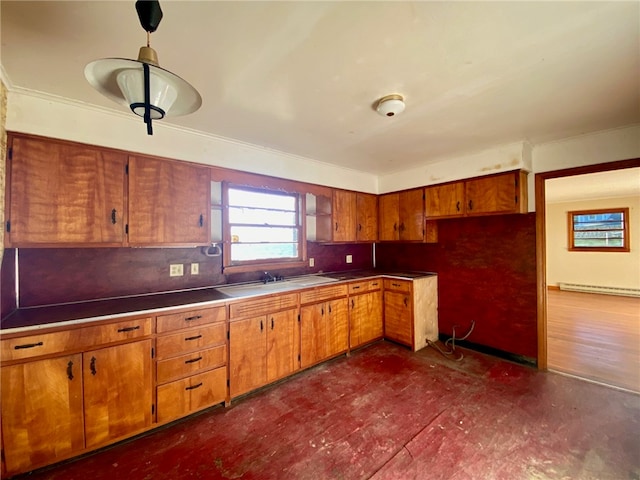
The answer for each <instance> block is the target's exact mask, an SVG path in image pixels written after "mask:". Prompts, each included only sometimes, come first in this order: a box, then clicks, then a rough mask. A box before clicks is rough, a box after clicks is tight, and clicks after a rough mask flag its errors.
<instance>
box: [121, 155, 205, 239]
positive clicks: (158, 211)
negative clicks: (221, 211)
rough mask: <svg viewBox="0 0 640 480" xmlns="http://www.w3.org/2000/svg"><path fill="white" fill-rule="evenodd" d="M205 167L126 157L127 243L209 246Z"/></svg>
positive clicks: (155, 159) (140, 157)
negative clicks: (127, 160) (127, 170)
mask: <svg viewBox="0 0 640 480" xmlns="http://www.w3.org/2000/svg"><path fill="white" fill-rule="evenodd" d="M210 190H211V183H210V173H209V169H208V167H199V166H196V165H192V164H189V163H184V162H176V161H170V160H164V159H157V158H149V157H143V156H135V157H134V156H131V157H129V244H130V245H133V246H142V245H208V244H209V238H210V235H211V234H210V228H209V216H210V208H209V205H210V199H209V197H210Z"/></svg>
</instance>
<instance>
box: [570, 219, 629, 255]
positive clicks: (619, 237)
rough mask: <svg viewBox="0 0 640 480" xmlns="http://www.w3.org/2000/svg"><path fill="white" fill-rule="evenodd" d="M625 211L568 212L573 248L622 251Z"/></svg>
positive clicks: (624, 234)
mask: <svg viewBox="0 0 640 480" xmlns="http://www.w3.org/2000/svg"><path fill="white" fill-rule="evenodd" d="M625 212H626V211H625V210H613V211H610V212H606V211H594V212H586V211H584V212H569V215H570V218H571V233H570V234H571V237H572V240H573V245H572V247H573V248H583V249H589V248H594V249H607V248H611V249H621V248H622V249H624V248H626V247H627V246H626V245H625V238H626V229H627V228H628V227H627V225H625V215H626V213H625Z"/></svg>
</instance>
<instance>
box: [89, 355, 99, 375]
mask: <svg viewBox="0 0 640 480" xmlns="http://www.w3.org/2000/svg"><path fill="white" fill-rule="evenodd" d="M96 361H97V359H96V357H91V362H89V370H91V375H96V374H97V373H98V370H96Z"/></svg>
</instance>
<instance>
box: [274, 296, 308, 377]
mask: <svg viewBox="0 0 640 480" xmlns="http://www.w3.org/2000/svg"><path fill="white" fill-rule="evenodd" d="M299 335H300V333H299V328H298V319H297V310H295V309H293V310H285V311H284V312H278V313H274V314H271V315H267V381H268V382H272V381H274V380H277V379H279V378H283V377H286V376H287V375H290V374H292V373H293V372H295V371H296V370H297V369H298V348H299V345H300V336H299Z"/></svg>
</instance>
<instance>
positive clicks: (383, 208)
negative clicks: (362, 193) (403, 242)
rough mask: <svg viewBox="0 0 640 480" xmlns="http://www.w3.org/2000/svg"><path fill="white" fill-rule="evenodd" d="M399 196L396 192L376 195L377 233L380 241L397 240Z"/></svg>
mask: <svg viewBox="0 0 640 480" xmlns="http://www.w3.org/2000/svg"><path fill="white" fill-rule="evenodd" d="M399 201H400V196H399V194H397V193H387V194H386V195H381V196H380V197H378V219H379V222H378V233H379V240H380V241H387V240H398V239H399V238H400V237H399V231H398V227H399V226H400V218H399Z"/></svg>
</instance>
